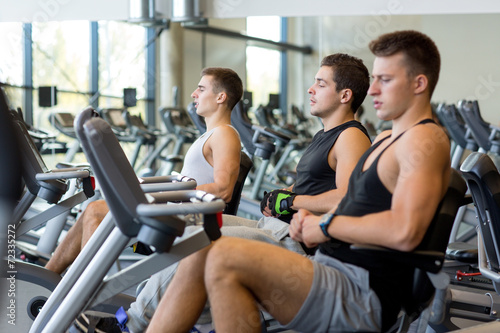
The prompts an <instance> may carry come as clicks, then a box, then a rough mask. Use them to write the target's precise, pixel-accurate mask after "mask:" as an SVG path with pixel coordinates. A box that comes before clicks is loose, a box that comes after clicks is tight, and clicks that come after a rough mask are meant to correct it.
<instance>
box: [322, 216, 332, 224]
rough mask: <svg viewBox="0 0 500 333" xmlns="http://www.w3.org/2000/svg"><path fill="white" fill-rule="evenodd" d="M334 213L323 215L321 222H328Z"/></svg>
mask: <svg viewBox="0 0 500 333" xmlns="http://www.w3.org/2000/svg"><path fill="white" fill-rule="evenodd" d="M332 215H333V214H325V215H323V217H322V218H321V223H327V222H328V221H329V220H330V219H331V218H332Z"/></svg>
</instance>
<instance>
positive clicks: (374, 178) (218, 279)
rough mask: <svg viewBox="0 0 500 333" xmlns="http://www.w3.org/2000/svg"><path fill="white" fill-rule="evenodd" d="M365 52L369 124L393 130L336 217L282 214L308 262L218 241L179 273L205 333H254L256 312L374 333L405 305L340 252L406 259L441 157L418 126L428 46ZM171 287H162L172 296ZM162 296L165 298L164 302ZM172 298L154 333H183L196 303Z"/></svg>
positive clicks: (432, 201)
mask: <svg viewBox="0 0 500 333" xmlns="http://www.w3.org/2000/svg"><path fill="white" fill-rule="evenodd" d="M370 49H371V50H372V52H373V53H374V54H375V56H376V58H375V61H374V66H373V75H372V76H373V82H372V84H371V86H370V89H369V91H368V92H369V94H370V95H371V96H373V103H374V108H375V109H376V112H377V116H378V117H379V118H380V119H383V120H392V122H393V128H392V131H390V132H387V133H382V134H381V135H379V137H378V138H376V140H375V143H374V145H373V146H372V148H370V150H369V151H368V152H367V153H365V155H364V156H363V157H362V158H361V160H360V162H359V163H358V164H357V166H356V168H355V170H354V171H353V174H352V177H351V180H350V182H349V187H348V191H347V194H346V195H345V197H344V198H343V199H342V201H341V202H340V204H338V208H337V205H336V204H335V203H332V209H331V211H330V213H329V214H325V215H323V216H316V215H314V214H312V213H311V212H309V211H307V210H304V209H300V210H299V211H298V213H296V214H295V215H294V217H293V219H292V221H291V224H290V235H291V236H292V237H293V238H294V239H295V240H298V241H302V242H304V243H305V244H306V245H308V246H310V247H313V246H316V245H320V248H319V249H318V251H317V252H316V254H315V256H314V257H313V258H306V257H304V256H301V255H298V254H297V253H293V252H291V251H287V250H285V249H281V248H278V247H275V246H272V245H269V244H265V243H263V242H256V241H247V240H243V239H236V238H230V237H223V238H221V239H219V240H218V241H216V242H215V243H214V244H213V246H212V247H211V248H210V250H209V252H208V254H207V257H206V261H204V265H205V266H204V267H205V270H204V271H205V274H204V275H203V276H201V277H200V276H199V275H196V274H192V275H188V274H185V273H186V272H184V271H183V272H182V274H181V269H180V267H179V271H178V272H177V275H176V279H174V281H175V280H177V278H178V279H184V283H185V284H187V285H189V287H190V288H195V290H196V292H203V290H204V289H203V288H201V287H200V285H201V286H205V287H206V290H207V292H208V298H209V300H210V304H211V306H212V315H213V318H214V322H215V329H216V331H217V332H237V331H242V332H260V330H261V327H260V320H259V314H258V310H259V306H258V305H257V304H259V305H260V306H262V307H263V308H264V309H266V310H267V311H268V312H269V313H270V314H271V315H273V316H274V318H275V319H277V320H278V321H279V322H280V323H282V324H283V325H284V327H285V328H286V329H292V330H295V331H300V332H334V331H335V332H338V331H363V332H369V331H373V332H379V331H383V330H386V329H387V328H389V327H390V326H391V325H392V324H393V323H394V322H395V320H396V317H397V313H398V312H399V309H400V304H401V297H404V295H408V288H409V285H408V284H409V281H411V279H409V277H408V275H407V273H408V270H406V269H404V268H401V267H393V269H391V270H386V269H382V270H380V268H381V266H378V264H377V263H380V261H381V260H373V257H370V260H368V259H367V258H363V257H360V256H356V255H354V254H353V253H350V252H349V246H348V245H349V244H352V243H360V244H372V245H379V246H384V247H388V248H392V249H396V250H399V251H412V250H413V249H415V248H416V247H417V246H418V245H419V243H420V242H421V241H422V239H423V236H424V234H425V232H426V230H427V228H428V226H429V224H430V221H431V219H432V217H433V215H434V213H435V211H436V208H437V206H438V204H439V202H440V200H441V198H442V197H443V195H444V193H445V189H446V188H447V186H448V180H449V175H450V170H451V169H450V160H449V156H450V155H449V149H450V147H449V141H448V138H447V137H446V134H445V133H444V131H443V130H442V129H441V128H440V127H438V126H436V125H435V124H433V123H430V122H429V121H428V120H427V119H430V118H431V117H432V110H431V105H430V100H431V96H432V93H433V90H434V88H435V86H436V84H437V80H438V76H439V68H440V56H439V51H438V49H437V47H436V45H435V44H434V42H433V41H432V40H431V39H430V38H429V37H427V36H426V35H424V34H421V33H419V32H416V31H398V32H395V33H391V34H385V35H382V36H380V37H379V38H378V39H377V40H375V41H373V42H372V43H370ZM346 245H347V246H346ZM375 259H376V258H375ZM409 265H411V263H409ZM382 268H385V267H382ZM191 273H192V272H191ZM174 281H173V282H172V285H171V287H173V286H175V287H178V286H179V284H178V283H177V282H178V281H179V280H177V281H176V283H174ZM181 286H182V284H181ZM172 289H173V292H171V293H170V294H169V292H168V291H167V293H166V294H165V295H166V297H168V296H172V297H174V298H175V296H176V295H175V294H176V293H175V291H176V289H175V288H172ZM182 297H184V301H185V302H184V303H183V304H182V303H179V302H180V301H182V299H181V300H179V299H177V300H176V303H175V305H176V306H175V308H172V307H169V306H168V301H165V304H164V302H163V300H165V297H164V298H163V300H162V303H161V305H160V307H159V308H158V311H157V312H156V314H155V317H154V318H153V322H154V321H155V319H156V317H163V316H166V317H168V318H169V320H170V322H168V321H165V322H164V324H165V326H164V328H163V330H166V328H171V327H172V326H175V327H176V328H180V329H182V328H189V327H190V325H191V326H192V324H193V323H194V321H195V320H196V316H197V313H199V309H200V307H202V306H203V304H201V305H200V304H196V302H193V299H192V298H191V297H186V291H185V293H183V294H182ZM205 299H206V297H205V296H204V295H202V297H201V301H202V302H204V301H205ZM198 301H200V300H198ZM152 324H153V323H152ZM150 328H151V329H152V330H151V332H152V331H154V332H161V331H163V330H162V329H160V328H159V327H157V326H155V327H154V329H153V327H150Z"/></svg>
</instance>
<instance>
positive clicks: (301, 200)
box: [292, 128, 371, 213]
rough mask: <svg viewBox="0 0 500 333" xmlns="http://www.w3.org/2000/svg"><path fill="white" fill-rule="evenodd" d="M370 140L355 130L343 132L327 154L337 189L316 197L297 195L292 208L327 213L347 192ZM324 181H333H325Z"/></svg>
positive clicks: (350, 129)
mask: <svg viewBox="0 0 500 333" xmlns="http://www.w3.org/2000/svg"><path fill="white" fill-rule="evenodd" d="M370 144H371V143H370V140H369V139H368V137H367V136H366V135H365V134H363V133H362V132H361V131H360V130H359V129H357V128H348V129H346V130H344V131H343V132H342V133H341V134H340V136H339V137H338V139H337V142H335V144H334V145H333V147H332V149H331V150H330V152H329V154H328V161H329V164H330V167H332V168H335V169H336V175H335V183H336V185H337V188H336V189H335V190H330V191H328V192H325V193H321V194H318V195H298V196H296V197H295V199H294V200H293V206H292V208H293V209H295V210H299V209H301V208H303V209H307V210H309V211H311V212H315V213H327V212H329V211H330V210H332V209H333V208H334V207H337V205H338V203H339V202H340V200H342V198H343V197H344V195H345V194H346V192H347V186H348V184H349V177H350V176H351V173H352V170H353V169H354V167H355V166H356V164H357V163H358V161H359V158H360V157H361V155H363V154H364V152H365V151H366V150H367V149H368V148H370ZM325 181H333V180H328V179H325Z"/></svg>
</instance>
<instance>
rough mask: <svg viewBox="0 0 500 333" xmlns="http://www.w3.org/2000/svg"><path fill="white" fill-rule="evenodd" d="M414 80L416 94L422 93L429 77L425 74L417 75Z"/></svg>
mask: <svg viewBox="0 0 500 333" xmlns="http://www.w3.org/2000/svg"><path fill="white" fill-rule="evenodd" d="M414 82H415V94H416V95H418V94H421V93H423V92H424V91H425V90H426V89H427V86H428V85H429V79H427V76H425V75H424V74H419V75H417V76H416V77H415V79H414Z"/></svg>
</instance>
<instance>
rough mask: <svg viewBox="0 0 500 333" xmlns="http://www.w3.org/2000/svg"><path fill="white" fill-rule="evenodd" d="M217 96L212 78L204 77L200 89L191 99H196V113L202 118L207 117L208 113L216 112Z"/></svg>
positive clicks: (197, 89)
mask: <svg viewBox="0 0 500 333" xmlns="http://www.w3.org/2000/svg"><path fill="white" fill-rule="evenodd" d="M217 95H218V94H216V93H214V90H213V84H212V76H211V75H204V76H202V77H201V80H200V83H198V88H196V90H195V91H193V93H192V94H191V97H192V98H194V103H195V107H196V113H197V114H199V115H200V116H206V115H207V113H209V112H212V111H213V110H216V109H217Z"/></svg>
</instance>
